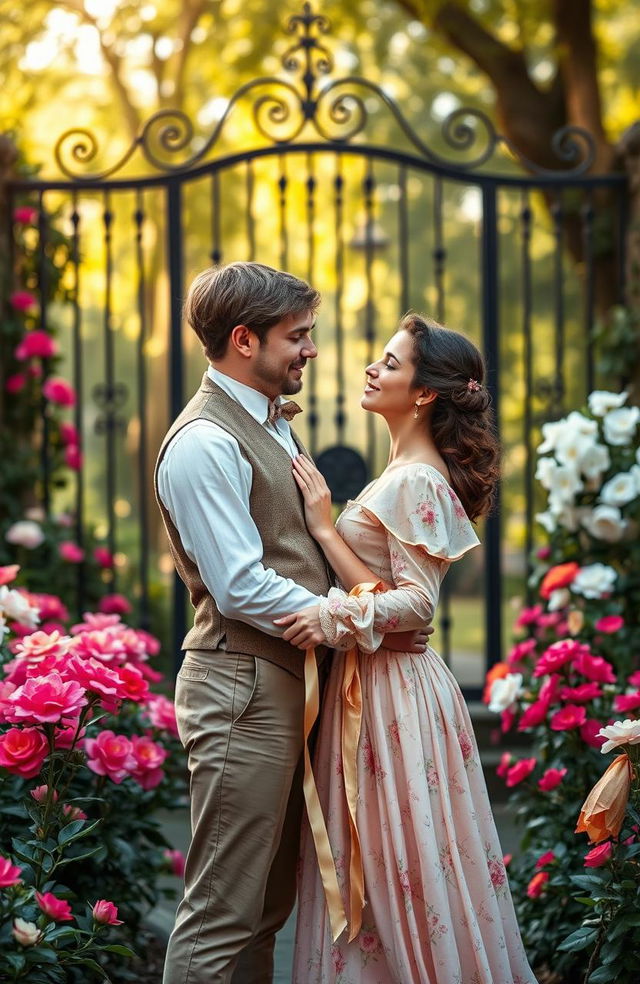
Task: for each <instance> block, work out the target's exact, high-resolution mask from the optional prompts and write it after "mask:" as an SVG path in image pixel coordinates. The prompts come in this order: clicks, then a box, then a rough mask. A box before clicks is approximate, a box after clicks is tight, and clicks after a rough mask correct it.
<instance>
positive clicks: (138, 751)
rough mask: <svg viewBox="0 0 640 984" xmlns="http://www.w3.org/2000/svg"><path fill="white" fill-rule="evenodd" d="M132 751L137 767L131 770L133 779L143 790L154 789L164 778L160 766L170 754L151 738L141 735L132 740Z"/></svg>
mask: <svg viewBox="0 0 640 984" xmlns="http://www.w3.org/2000/svg"><path fill="white" fill-rule="evenodd" d="M131 751H132V754H133V757H134V759H135V766H133V767H132V768H131V778H132V779H135V781H136V782H137V783H138V785H139V786H142V788H143V789H154V788H155V787H156V786H158V785H159V784H160V783H161V782H162V780H163V778H164V772H163V771H162V769H161V768H160V766H161V765H162V763H163V762H164V760H165V759H166V757H167V755H168V754H169V753H168V752H167V750H166V749H165V748H163V747H162V746H161V745H158V744H157V743H156V742H154V741H152V740H151V738H146V737H140V736H139V735H133V737H132V738H131Z"/></svg>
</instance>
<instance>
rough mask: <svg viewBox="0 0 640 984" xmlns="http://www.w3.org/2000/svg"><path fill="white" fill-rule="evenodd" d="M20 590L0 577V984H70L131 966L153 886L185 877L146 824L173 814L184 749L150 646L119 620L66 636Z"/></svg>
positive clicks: (2, 570)
mask: <svg viewBox="0 0 640 984" xmlns="http://www.w3.org/2000/svg"><path fill="white" fill-rule="evenodd" d="M19 577H20V570H19V568H18V567H17V566H16V565H12V566H10V567H9V566H7V567H0V939H1V940H2V946H1V947H0V980H5V979H6V980H16V981H18V980H23V979H24V980H25V981H27V980H31V979H32V977H31V976H30V975H33V974H34V973H36V971H37V970H38V969H39V968H40V966H41V965H42V967H46V974H47V975H48V976H46V980H47V981H52V982H56V981H59V982H66V981H69V982H74V984H75V982H80V981H82V982H84V981H88V980H93V979H94V978H95V973H97V972H98V971H97V969H96V968H98V965H99V964H100V965H101V966H104V967H107V966H109V965H110V963H111V964H113V963H114V961H115V962H117V961H122V959H123V957H126V956H127V955H131V951H130V950H129V949H128V948H127V947H126V946H123V945H122V942H121V940H122V939H125V940H131V941H132V942H133V941H134V940H135V934H136V930H137V927H138V926H139V923H140V919H141V918H142V916H143V915H144V914H145V913H146V912H147V911H148V910H149V908H150V907H152V906H153V905H154V904H155V903H156V901H157V895H158V892H159V889H158V887H157V885H156V881H157V878H158V877H159V876H160V875H161V874H162V873H163V872H166V871H167V870H172V871H174V872H175V873H176V875H180V874H181V873H182V870H183V862H181V860H180V856H179V853H178V852H174V851H173V850H172V848H171V845H170V844H168V843H166V841H165V840H164V838H163V836H162V832H161V828H160V825H159V822H158V820H157V819H156V818H155V815H154V814H155V813H156V811H157V810H158V809H160V808H162V809H167V808H171V807H175V806H177V805H179V803H180V802H181V801H182V797H183V795H184V791H185V786H184V778H183V771H184V764H183V757H182V749H181V747H180V745H179V742H178V740H177V729H176V723H175V711H174V709H173V704H172V702H171V701H170V700H169V698H168V697H166V696H164V695H163V694H159V693H153V692H152V691H151V685H154V684H156V683H157V682H158V680H159V679H161V675H160V674H159V673H158V672H157V671H156V670H154V669H153V668H152V667H151V666H150V662H149V661H150V657H151V656H152V655H155V654H157V652H158V649H159V644H158V642H157V640H156V639H154V637H153V636H151V635H150V634H149V633H147V632H142V631H138V630H136V629H134V628H132V627H131V626H128V625H126V624H125V623H124V622H122V620H121V618H120V616H119V615H118V614H104V613H86V614H85V616H84V618H83V621H82V622H77V623H75V624H69V623H70V621H71V620H70V618H69V613H68V611H67V610H66V608H65V606H64V605H63V604H62V602H61V601H60V599H58V598H56V597H55V596H53V595H46V596H38V595H34V594H32V593H30V592H29V591H27V590H26V589H25V588H21V587H16V583H17V582H16V579H19ZM43 612H44V613H45V614H46V615H47V616H50V617H51V619H52V620H53V619H55V620H56V621H55V623H53V621H52V623H51V624H55V625H56V627H55V628H46V623H45V628H42V627H41V626H40V624H39V619H40V617H41V613H43ZM18 618H19V621H14V619H16V620H17V619H18ZM18 626H19V628H18ZM16 629H17V631H16ZM97 886H99V890H100V893H101V894H102V895H104V896H105V897H104V898H101V899H98V900H97V901H96V888H97ZM63 927H64V929H63ZM114 947H115V949H114ZM82 961H84V963H83V962H82ZM86 961H89V963H87V962H86ZM91 961H93V964H92V963H91ZM96 961H97V962H96ZM109 962H110V963H109ZM92 966H93V968H94V969H93V970H91V967H92ZM94 972H95V973H94ZM105 972H106V971H105ZM33 979H34V980H35V979H36V978H35V977H33ZM38 979H40V977H38ZM42 979H43V980H44V979H45V978H44V977H43V978H42ZM113 979H118V978H117V975H114V978H113Z"/></svg>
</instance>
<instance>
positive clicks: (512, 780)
mask: <svg viewBox="0 0 640 984" xmlns="http://www.w3.org/2000/svg"><path fill="white" fill-rule="evenodd" d="M535 767H536V760H535V758H528V759H520V761H519V762H516V764H515V765H512V766H511V768H510V769H508V771H507V786H517V785H518V783H520V782H522V781H523V780H524V779H526V778H527V776H530V775H531V773H532V772H533V770H534V769H535Z"/></svg>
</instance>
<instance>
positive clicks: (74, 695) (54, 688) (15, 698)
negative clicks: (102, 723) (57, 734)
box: [5, 671, 87, 724]
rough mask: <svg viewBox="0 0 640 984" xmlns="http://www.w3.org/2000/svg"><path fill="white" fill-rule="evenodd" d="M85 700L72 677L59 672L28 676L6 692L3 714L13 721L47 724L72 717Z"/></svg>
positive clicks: (80, 688) (83, 694)
mask: <svg viewBox="0 0 640 984" xmlns="http://www.w3.org/2000/svg"><path fill="white" fill-rule="evenodd" d="M86 703H87V698H86V697H85V693H84V690H83V688H82V687H81V686H79V684H78V683H76V681H75V680H63V679H62V677H61V676H60V674H59V673H57V672H55V671H54V672H53V673H49V674H48V675H47V676H40V677H30V679H28V680H27V681H26V683H23V685H22V686H21V687H18V688H17V690H14V692H13V693H12V694H10V696H9V698H8V702H7V705H8V706H7V710H6V712H5V713H6V714H7V716H9V706H10V714H11V717H10V720H13V721H15V722H22V721H24V722H27V723H29V724H35V723H37V724H44V723H46V722H49V723H51V724H53V723H55V722H57V721H60V719H61V718H63V717H72V716H73V715H74V714H77V713H78V712H79V711H80V708H82V707H84V705H85V704H86Z"/></svg>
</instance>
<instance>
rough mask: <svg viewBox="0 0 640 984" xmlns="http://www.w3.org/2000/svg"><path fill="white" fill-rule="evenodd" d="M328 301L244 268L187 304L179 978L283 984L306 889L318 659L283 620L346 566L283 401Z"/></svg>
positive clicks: (162, 479) (313, 599)
mask: <svg viewBox="0 0 640 984" xmlns="http://www.w3.org/2000/svg"><path fill="white" fill-rule="evenodd" d="M319 302H320V295H319V294H318V292H317V291H316V290H314V289H313V288H312V287H310V286H309V285H308V284H306V283H305V282H304V281H302V280H299V279H298V278H296V277H294V276H292V275H291V274H288V273H284V272H280V271H277V270H274V269H272V268H271V267H267V266H263V265H262V264H259V263H231V264H229V265H227V266H225V267H222V268H218V269H209V270H205V271H204V272H203V273H201V274H200V275H199V276H198V277H197V278H196V279H195V281H194V282H193V284H192V285H191V288H190V290H189V293H188V296H187V300H186V304H185V313H186V316H187V319H188V321H189V323H190V325H191V327H192V328H193V330H194V331H195V332H196V334H197V335H198V338H199V339H200V341H201V342H202V344H203V346H204V351H205V355H206V357H207V359H208V361H209V368H208V369H207V372H206V373H205V374H204V377H203V380H202V384H201V386H200V389H199V390H198V392H197V393H196V394H195V396H194V397H193V399H192V400H191V401H190V402H189V403H188V404H187V406H186V407H185V409H184V410H183V411H182V413H181V414H180V415H179V417H178V418H177V420H176V421H175V422H174V424H173V425H172V427H171V428H170V430H169V432H168V434H167V435H166V437H165V439H164V441H163V444H162V447H161V449H160V453H159V457H158V462H157V465H156V493H157V497H158V502H159V505H160V509H161V512H162V516H163V519H164V523H165V526H166V529H167V533H168V536H169V543H170V548H171V552H172V555H173V558H174V561H175V564H176V568H177V570H178V573H179V574H180V576H181V578H182V579H183V581H184V582H185V584H186V585H187V587H188V589H189V592H190V596H191V601H192V604H193V606H194V609H195V616H194V625H193V628H192V629H191V630H190V631H189V632H188V633H187V635H186V637H185V639H184V643H183V648H184V649H185V650H186V655H185V659H184V663H183V665H182V668H181V670H180V672H179V674H178V680H177V685H176V711H177V716H178V726H179V731H180V738H181V740H182V742H183V744H184V746H185V749H186V751H187V753H188V765H189V771H190V775H191V826H192V842H191V847H190V849H189V852H188V856H187V863H186V872H185V894H184V898H183V900H182V902H181V903H180V906H179V907H178V912H177V917H176V926H175V929H174V931H173V933H172V935H171V939H170V941H169V948H168V953H167V960H166V965H165V972H164V984H230V982H233V984H268V982H270V981H271V980H272V977H273V948H274V941H275V934H276V932H277V931H278V929H280V927H281V926H282V925H283V924H284V922H285V921H286V919H287V917H288V915H289V913H290V912H291V909H292V907H293V903H294V900H295V868H296V858H297V851H298V840H299V828H300V823H301V815H302V767H301V753H302V744H303V709H304V681H303V665H304V662H303V661H304V653H303V652H302V651H301V650H299V649H296V648H294V647H293V646H291V645H290V644H289V643H287V642H285V641H284V640H283V639H282V631H281V630H279V629H278V628H276V626H275V625H274V624H273V620H274V619H275V618H278V617H280V616H282V615H286V614H289V613H291V612H293V611H298V610H300V609H301V608H306V607H309V606H311V605H316V604H318V601H319V598H320V597H321V596H322V595H326V593H327V591H328V589H329V587H330V584H331V571H330V570H329V568H328V566H327V564H326V561H325V559H324V557H323V555H322V553H321V551H320V549H319V548H318V546H317V544H316V542H315V541H314V540H313V538H312V537H311V535H310V534H309V532H308V530H307V528H306V525H305V521H304V508H303V504H302V498H301V496H300V493H299V491H298V488H297V486H296V483H295V481H294V478H293V475H292V458H293V457H295V456H296V455H298V454H300V453H301V452H304V448H303V446H302V444H301V442H300V441H299V439H298V438H297V437H296V436H295V435H294V434H293V432H292V431H291V429H290V427H289V423H288V418H290V416H292V415H293V414H295V413H296V412H298V411H299V409H300V408H299V407H297V405H296V404H293V403H282V401H281V396H282V394H285V395H291V394H295V393H297V392H298V391H299V390H300V389H301V387H302V371H303V369H304V367H305V365H306V362H307V360H308V359H315V357H316V355H317V349H316V346H315V344H314V342H313V341H312V338H311V332H312V329H313V327H314V318H315V311H316V309H317V307H318V304H319ZM411 637H412V639H413V634H411ZM396 639H397V640H398V641H399V642H398V645H399V647H400V648H402V647H404V648H405V649H406V648H407V641H406V638H404V639H400V635H399V634H398V635H396ZM317 641H318V643H321V642H323V641H324V640H323V638H320V637H319V638H318V640H317ZM417 647H418V648H424V646H423V645H422V642H421V641H419V642H418V643H417ZM325 654H326V648H324V647H322V646H321V645H320V646H319V647H318V649H317V656H318V659H319V661H321V660H322V659H323V657H324V656H325Z"/></svg>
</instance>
